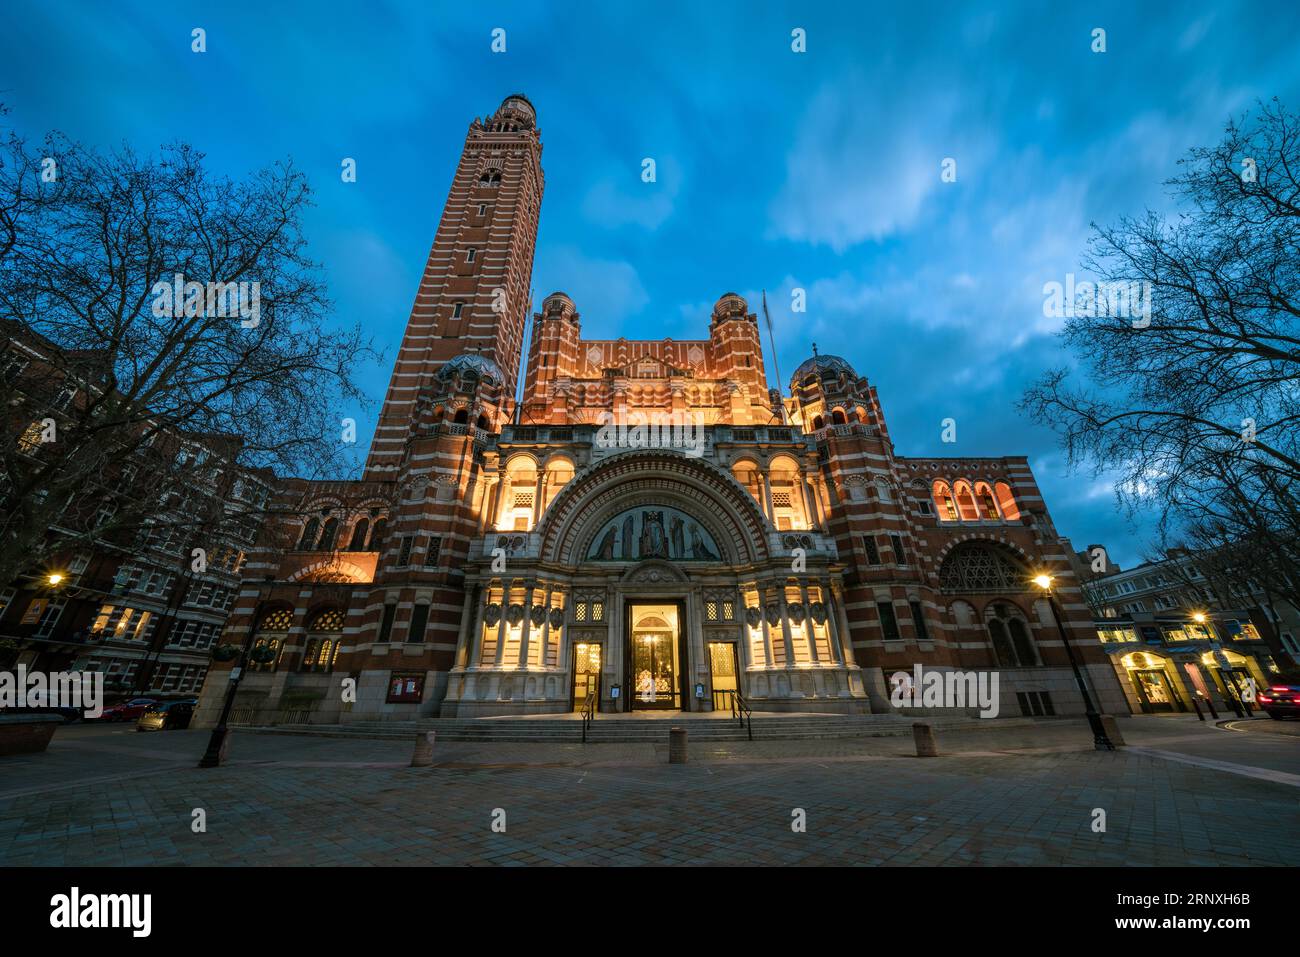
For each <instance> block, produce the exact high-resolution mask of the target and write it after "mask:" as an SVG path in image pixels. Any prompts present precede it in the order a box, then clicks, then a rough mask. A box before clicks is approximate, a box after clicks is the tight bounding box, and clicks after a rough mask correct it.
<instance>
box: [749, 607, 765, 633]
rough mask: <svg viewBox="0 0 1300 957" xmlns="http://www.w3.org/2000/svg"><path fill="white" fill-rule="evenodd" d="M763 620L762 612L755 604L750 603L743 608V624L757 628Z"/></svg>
mask: <svg viewBox="0 0 1300 957" xmlns="http://www.w3.org/2000/svg"><path fill="white" fill-rule="evenodd" d="M762 622H763V613H762V612H761V611H760V610H759V608H758V606H757V605H751V606H750V607H748V608H746V609H745V624H747V625H749V627H750V628H757V627H758V626H759V625H760V624H762Z"/></svg>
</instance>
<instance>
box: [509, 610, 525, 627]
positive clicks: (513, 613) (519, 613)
mask: <svg viewBox="0 0 1300 957" xmlns="http://www.w3.org/2000/svg"><path fill="white" fill-rule="evenodd" d="M523 620H524V606H523V605H511V606H510V607H509V608H507V609H506V621H508V622H510V624H511V625H512V626H513V625H517V624H519V623H520V622H521V621H523Z"/></svg>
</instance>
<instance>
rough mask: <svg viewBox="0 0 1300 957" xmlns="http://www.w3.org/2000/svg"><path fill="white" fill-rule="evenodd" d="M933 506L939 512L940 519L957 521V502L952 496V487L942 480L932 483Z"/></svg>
mask: <svg viewBox="0 0 1300 957" xmlns="http://www.w3.org/2000/svg"><path fill="white" fill-rule="evenodd" d="M934 507H935V510H936V511H937V512H938V513H939V519H940V521H944V522H955V521H957V502H956V500H955V499H954V498H953V497H952V489H950V488H949V487H948V483H947V482H944V481H942V480H940V481H937V482H935V483H934Z"/></svg>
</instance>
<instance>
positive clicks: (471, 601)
mask: <svg viewBox="0 0 1300 957" xmlns="http://www.w3.org/2000/svg"><path fill="white" fill-rule="evenodd" d="M478 591H479V589H478V586H477V585H475V586H474V587H473V588H471V589H470V591H469V594H467V595H466V596H465V606H464V608H462V609H461V613H460V632H459V634H457V636H456V658H455V665H454V667H456V668H464V667H465V665H466V663H467V662H468V661H469V628H470V624H471V623H472V622H473V621H474V613H475V610H476V609H477V608H478Z"/></svg>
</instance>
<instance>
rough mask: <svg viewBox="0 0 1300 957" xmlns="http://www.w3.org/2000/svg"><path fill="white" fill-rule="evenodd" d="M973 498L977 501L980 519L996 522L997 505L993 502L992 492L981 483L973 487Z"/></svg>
mask: <svg viewBox="0 0 1300 957" xmlns="http://www.w3.org/2000/svg"><path fill="white" fill-rule="evenodd" d="M975 497H976V499H978V501H979V507H980V518H989V519H994V520H997V518H998V517H999V515H998V503H997V502H995V501H994V500H993V490H992V489H991V488H989V487H988V486H987V485H985V484H984V483H983V482H981V483H980V484H978V485H976V486H975Z"/></svg>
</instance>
